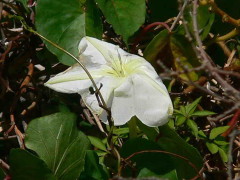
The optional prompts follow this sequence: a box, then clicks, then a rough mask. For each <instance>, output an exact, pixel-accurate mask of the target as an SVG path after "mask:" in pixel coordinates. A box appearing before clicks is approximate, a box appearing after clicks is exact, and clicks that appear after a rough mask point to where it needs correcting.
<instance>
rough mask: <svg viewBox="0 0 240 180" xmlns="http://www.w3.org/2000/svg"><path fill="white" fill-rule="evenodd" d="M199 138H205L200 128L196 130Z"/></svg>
mask: <svg viewBox="0 0 240 180" xmlns="http://www.w3.org/2000/svg"><path fill="white" fill-rule="evenodd" d="M198 135H199V138H201V139H207V136H206V135H205V134H204V132H203V131H202V130H200V131H198Z"/></svg>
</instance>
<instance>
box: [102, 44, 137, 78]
mask: <svg viewBox="0 0 240 180" xmlns="http://www.w3.org/2000/svg"><path fill="white" fill-rule="evenodd" d="M116 51H117V54H112V53H111V52H109V53H108V55H109V59H110V60H109V61H108V63H107V66H108V68H107V71H106V73H107V74H110V75H111V76H116V77H127V76H129V75H130V74H132V73H135V72H136V71H137V69H138V68H137V67H139V66H140V63H139V61H138V60H137V59H131V60H129V59H128V56H127V55H122V56H121V55H120V53H119V52H118V49H116Z"/></svg>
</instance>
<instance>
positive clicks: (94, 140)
mask: <svg viewBox="0 0 240 180" xmlns="http://www.w3.org/2000/svg"><path fill="white" fill-rule="evenodd" d="M88 139H89V140H90V142H91V144H92V145H93V146H94V147H96V148H98V149H101V150H103V151H105V152H107V148H106V146H105V144H104V143H103V142H102V140H101V139H99V138H97V137H94V136H88Z"/></svg>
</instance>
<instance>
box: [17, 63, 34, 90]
mask: <svg viewBox="0 0 240 180" xmlns="http://www.w3.org/2000/svg"><path fill="white" fill-rule="evenodd" d="M33 71H34V65H33V63H30V64H29V65H28V74H27V76H26V77H25V79H24V80H23V82H22V84H21V86H20V89H21V91H20V92H21V94H22V93H25V92H26V87H25V86H27V85H28V83H29V82H30V80H31V77H32V75H33Z"/></svg>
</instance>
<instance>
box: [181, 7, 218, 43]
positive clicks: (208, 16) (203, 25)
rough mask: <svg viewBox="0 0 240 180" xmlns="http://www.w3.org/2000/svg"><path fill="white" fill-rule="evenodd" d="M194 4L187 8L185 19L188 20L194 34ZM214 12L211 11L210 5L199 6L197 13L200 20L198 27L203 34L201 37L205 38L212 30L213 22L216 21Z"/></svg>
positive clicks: (198, 20)
mask: <svg viewBox="0 0 240 180" xmlns="http://www.w3.org/2000/svg"><path fill="white" fill-rule="evenodd" d="M191 9H192V5H189V6H188V7H187V8H186V10H185V11H184V12H185V13H184V16H185V20H186V21H187V22H188V24H187V25H188V27H189V29H190V32H191V33H192V34H193V33H194V30H193V19H192V18H193V16H192V11H191ZM214 17H215V15H214V13H212V12H210V11H209V6H199V7H198V13H197V22H198V29H199V33H200V36H201V39H202V40H204V39H205V38H206V37H207V35H208V33H209V32H210V29H211V27H212V24H213V22H214Z"/></svg>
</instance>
